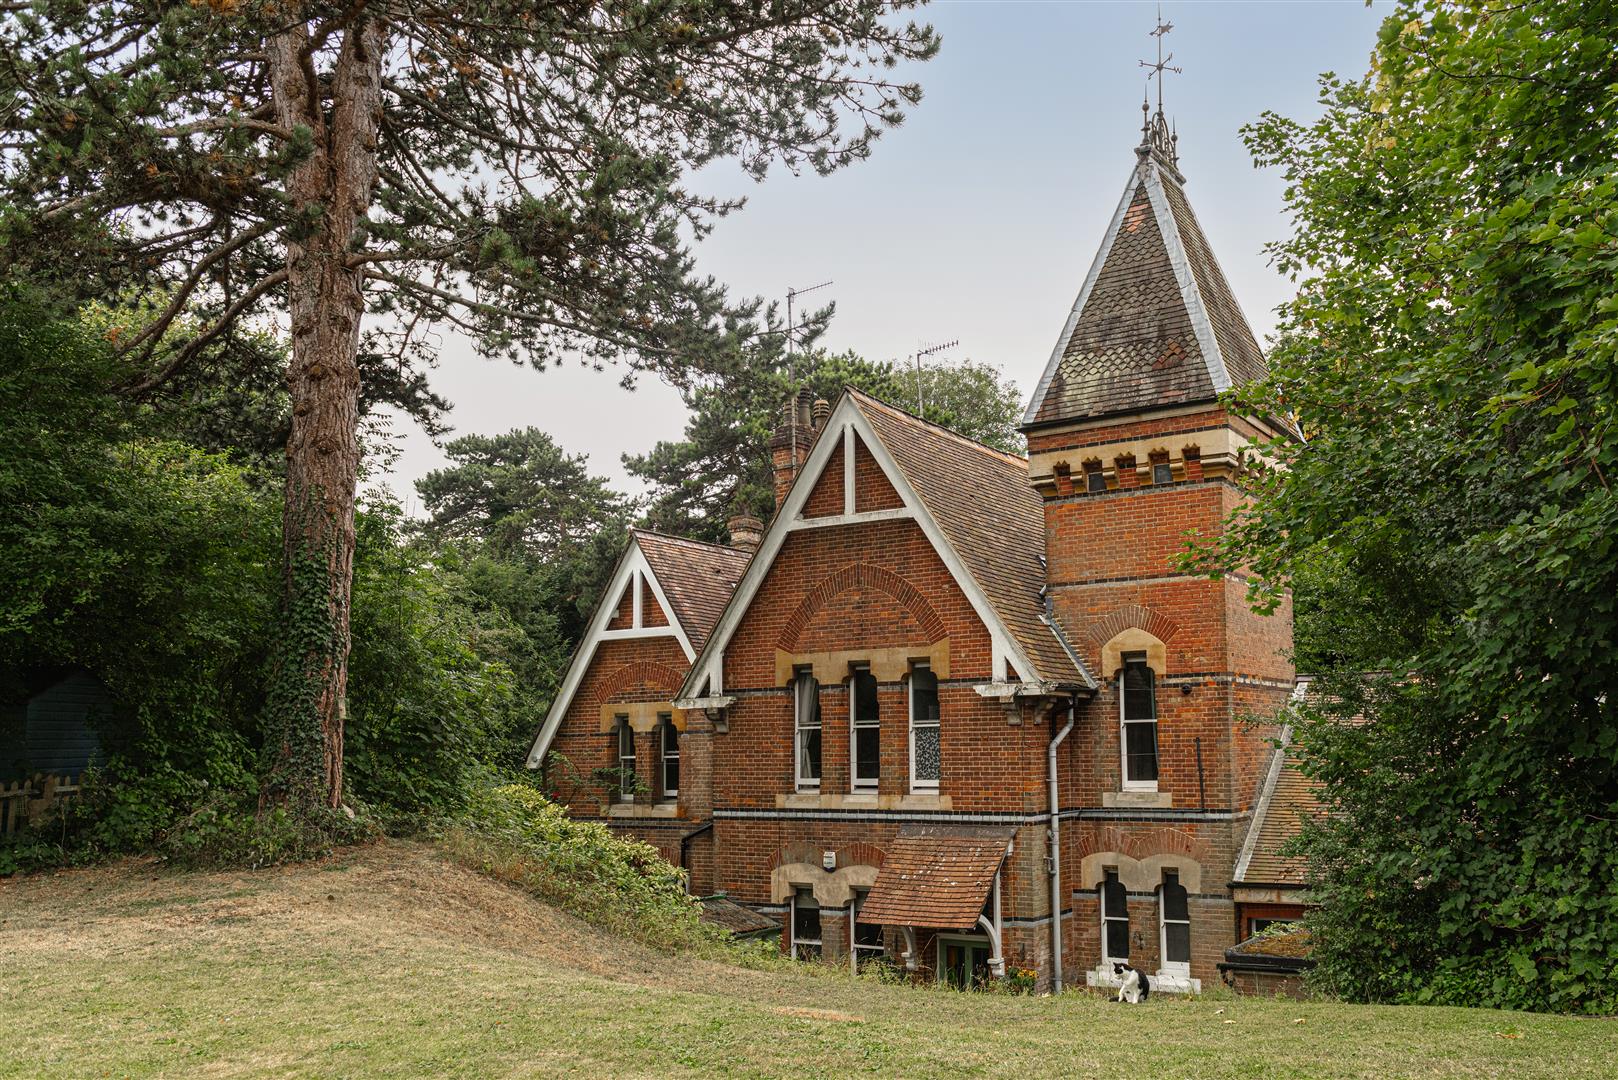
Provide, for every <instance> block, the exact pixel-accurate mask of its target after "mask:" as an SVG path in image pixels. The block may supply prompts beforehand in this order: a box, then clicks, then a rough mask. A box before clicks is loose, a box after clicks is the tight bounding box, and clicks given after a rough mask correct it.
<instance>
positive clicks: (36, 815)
mask: <svg viewBox="0 0 1618 1080" xmlns="http://www.w3.org/2000/svg"><path fill="white" fill-rule="evenodd" d="M78 797H79V778H78V777H76V776H35V777H33V778H31V779H28V780H18V781H14V782H13V783H10V784H0V836H11V835H12V834H14V833H16V832H18V831H20V830H21V829H22V828H23V826H24V825H26V824H28V823H30V822H31V823H34V824H43V823H44V822H45V821H47V820H49V819H50V817H51V816H52V814H53V812H54V811H57V810H60V809H61V808H62V807H63V806H64V805H65V804H66V803H68V802H70V801H72V800H73V799H76V798H78Z"/></svg>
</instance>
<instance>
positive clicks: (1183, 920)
mask: <svg viewBox="0 0 1618 1080" xmlns="http://www.w3.org/2000/svg"><path fill="white" fill-rule="evenodd" d="M1157 910H1158V913H1159V918H1160V920H1161V923H1162V933H1163V970H1164V971H1165V972H1168V973H1169V974H1172V975H1186V976H1189V975H1190V974H1191V908H1190V905H1189V904H1188V903H1187V897H1186V891H1185V886H1184V885H1181V884H1180V875H1179V873H1178V872H1176V871H1174V870H1165V871H1163V884H1162V885H1161V886H1159V887H1158V890H1157Z"/></svg>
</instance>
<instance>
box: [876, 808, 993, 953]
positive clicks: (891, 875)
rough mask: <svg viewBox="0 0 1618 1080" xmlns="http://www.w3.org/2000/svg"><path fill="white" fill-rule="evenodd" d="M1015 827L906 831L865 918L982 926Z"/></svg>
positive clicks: (951, 927)
mask: <svg viewBox="0 0 1618 1080" xmlns="http://www.w3.org/2000/svg"><path fill="white" fill-rule="evenodd" d="M1010 839H1011V830H1009V829H970V830H967V829H923V828H916V829H905V830H902V831H901V832H900V834H899V836H898V837H897V838H896V839H895V840H894V841H893V843H892V844H891V845H890V846H889V847H888V851H887V855H886V857H885V858H884V859H883V861H882V869H881V871H879V872H878V874H877V877H876V884H875V885H873V886H872V887H871V894H870V895H869V896H868V897H866V899H865V903H864V904H862V905H861V906H860V920H859V921H860V922H862V923H876V924H883V925H890V926H926V927H936V928H938V929H945V930H957V929H960V930H964V929H969V928H971V927H974V926H976V925H977V922H978V916H979V915H980V914H982V912H983V903H984V901H985V900H987V899H988V898H989V890H990V889H991V888H992V887H993V886H994V875H995V871H996V870H998V869H1000V863H1001V862H1002V861H1003V860H1004V859H1005V857H1006V847H1007V845H1008V844H1009V842H1010Z"/></svg>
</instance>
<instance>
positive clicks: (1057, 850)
mask: <svg viewBox="0 0 1618 1080" xmlns="http://www.w3.org/2000/svg"><path fill="white" fill-rule="evenodd" d="M1078 718H1079V697H1078V695H1077V694H1075V695H1073V697H1072V698H1071V699H1070V705H1069V707H1068V714H1067V723H1066V724H1064V725H1063V726H1062V730H1061V731H1059V732H1057V733H1056V734H1055V735H1054V736H1052V737H1051V744H1050V746H1049V747H1048V748H1047V749H1046V751H1045V764H1046V770H1047V773H1048V780H1049V784H1050V796H1051V812H1050V826H1049V828H1048V829H1047V831H1046V833H1047V835H1048V836H1049V837H1050V841H1051V853H1050V856H1049V857H1050V863H1051V870H1050V874H1051V993H1053V994H1060V993H1061V992H1062V796H1061V791H1060V789H1059V785H1058V784H1057V780H1056V748H1057V747H1059V746H1061V745H1062V740H1063V739H1065V738H1067V737H1068V734H1069V733H1070V732H1071V731H1072V730H1073V725H1074V724H1075V723H1077V722H1078Z"/></svg>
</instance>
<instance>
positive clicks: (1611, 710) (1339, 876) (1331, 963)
mask: <svg viewBox="0 0 1618 1080" xmlns="http://www.w3.org/2000/svg"><path fill="white" fill-rule="evenodd" d="M1609 7H1610V5H1608V4H1598V5H1596V6H1595V7H1594V8H1592V7H1591V6H1590V5H1576V4H1565V3H1559V2H1546V0H1529V2H1526V3H1517V4H1510V5H1507V4H1501V3H1493V2H1482V0H1467V2H1459V3H1451V2H1438V0H1434V2H1430V3H1404V4H1401V5H1400V6H1399V8H1398V9H1397V11H1396V12H1395V14H1394V15H1393V16H1392V17H1390V18H1389V19H1388V20H1387V21H1386V22H1385V23H1384V24H1383V25H1382V28H1381V33H1380V37H1379V42H1378V45H1377V48H1376V51H1375V54H1374V57H1373V64H1372V70H1371V73H1370V75H1369V76H1368V77H1366V78H1365V79H1363V80H1359V81H1344V80H1341V79H1337V78H1331V77H1328V78H1326V79H1325V80H1324V81H1323V83H1322V94H1321V97H1322V104H1323V106H1324V114H1323V115H1322V117H1321V118H1320V119H1319V120H1317V121H1315V122H1313V123H1309V124H1302V123H1298V122H1294V121H1290V120H1287V119H1285V118H1282V117H1280V116H1275V115H1266V116H1265V117H1264V118H1263V119H1262V120H1261V121H1260V122H1258V123H1256V124H1254V125H1252V126H1251V127H1249V128H1248V129H1247V132H1246V135H1247V139H1248V142H1249V145H1250V147H1251V148H1252V150H1253V152H1254V156H1255V158H1256V159H1257V160H1258V162H1259V163H1260V164H1262V165H1269V166H1273V167H1276V168H1279V169H1281V170H1283V172H1284V174H1285V176H1286V180H1287V204H1288V207H1289V209H1290V210H1291V212H1292V214H1293V217H1294V226H1295V228H1294V232H1293V236H1292V238H1291V239H1289V240H1287V241H1284V242H1282V243H1279V244H1277V245H1275V246H1274V248H1273V249H1272V253H1273V255H1274V257H1275V260H1276V262H1277V264H1278V265H1280V266H1281V267H1282V268H1283V269H1285V270H1286V271H1288V272H1289V273H1291V274H1292V275H1293V276H1294V277H1295V278H1297V280H1298V285H1299V287H1298V294H1297V297H1296V299H1294V300H1293V301H1291V302H1289V303H1288V304H1287V305H1285V307H1284V308H1283V310H1282V322H1281V333H1280V339H1279V342H1278V344H1277V346H1276V348H1275V349H1274V350H1273V352H1272V355H1271V363H1272V368H1273V372H1272V375H1271V377H1270V378H1269V380H1268V381H1267V383H1266V384H1265V385H1263V386H1262V387H1258V388H1256V389H1255V390H1254V391H1253V392H1252V393H1251V394H1250V395H1249V401H1248V402H1247V404H1248V405H1250V406H1251V407H1255V408H1262V409H1267V410H1271V411H1278V410H1283V409H1285V410H1291V411H1292V412H1293V413H1294V414H1295V415H1296V416H1297V418H1298V420H1299V422H1300V423H1301V425H1302V429H1303V431H1304V432H1305V433H1306V434H1307V436H1308V441H1307V442H1306V443H1304V444H1300V445H1291V444H1284V445H1277V446H1275V447H1273V448H1272V451H1273V453H1274V454H1275V455H1276V457H1277V459H1278V461H1279V462H1280V464H1281V465H1282V466H1283V467H1282V468H1278V469H1275V470H1273V471H1269V472H1266V473H1261V474H1259V475H1258V477H1257V478H1256V480H1255V482H1254V485H1253V491H1254V494H1255V496H1256V501H1255V502H1254V503H1253V505H1252V506H1251V507H1250V508H1249V509H1248V510H1247V511H1246V512H1245V513H1243V514H1241V515H1240V516H1239V518H1238V520H1237V522H1236V523H1235V527H1234V528H1233V529H1232V531H1231V532H1230V534H1229V536H1228V538H1227V541H1226V542H1225V544H1224V546H1223V549H1222V551H1221V552H1219V553H1218V554H1219V556H1220V560H1221V565H1223V566H1224V567H1226V568H1228V569H1236V568H1238V567H1246V568H1248V569H1249V570H1250V571H1251V573H1252V574H1253V575H1255V585H1256V591H1257V593H1258V596H1259V598H1260V599H1261V600H1273V599H1274V598H1275V596H1276V595H1277V591H1278V590H1279V589H1281V588H1282V587H1284V586H1285V585H1286V584H1288V583H1295V584H1296V585H1297V586H1298V587H1299V609H1298V624H1299V634H1298V640H1299V646H1300V649H1301V650H1302V653H1301V656H1300V666H1308V667H1313V666H1315V665H1319V666H1320V668H1321V674H1322V678H1321V679H1320V680H1319V681H1318V682H1317V683H1316V684H1315V689H1316V693H1315V694H1314V695H1313V703H1312V704H1311V705H1309V706H1307V707H1305V708H1304V709H1303V710H1301V713H1300V716H1299V719H1298V728H1297V738H1298V741H1299V744H1300V747H1301V753H1302V755H1303V761H1304V765H1305V768H1306V770H1307V771H1309V772H1312V773H1313V774H1314V775H1316V776H1317V777H1319V778H1320V779H1321V780H1323V781H1324V783H1325V794H1326V800H1327V804H1328V806H1329V808H1330V810H1331V815H1330V817H1329V818H1328V819H1327V820H1325V821H1324V823H1322V824H1319V825H1318V826H1317V827H1315V828H1314V829H1313V830H1311V832H1310V833H1309V834H1308V838H1307V840H1306V848H1307V850H1308V852H1309V854H1310V855H1311V867H1312V871H1311V872H1312V875H1313V877H1312V880H1313V887H1314V897H1313V898H1314V899H1315V900H1317V901H1318V902H1319V903H1320V904H1321V907H1320V908H1319V910H1318V911H1317V912H1316V913H1315V914H1314V915H1313V916H1312V917H1311V921H1312V922H1313V924H1314V927H1315V941H1316V957H1317V959H1318V960H1319V962H1320V967H1319V969H1318V977H1319V979H1320V980H1321V981H1322V982H1323V983H1324V985H1326V986H1327V987H1328V988H1329V989H1332V990H1335V991H1337V992H1340V993H1343V994H1346V995H1348V996H1350V997H1353V998H1358V999H1370V1000H1432V1001H1442V1002H1453V1003H1465V1004H1470V1005H1488V1004H1494V1005H1509V1006H1514V1007H1530V1008H1555V1009H1569V1010H1582V1011H1591V1012H1611V1011H1612V1010H1613V1009H1614V1008H1615V1007H1618V963H1615V958H1618V894H1615V893H1614V891H1613V889H1612V888H1611V883H1612V882H1613V881H1614V880H1615V879H1618V539H1615V538H1618V497H1615V495H1614V492H1613V488H1612V483H1613V480H1614V477H1615V476H1618V471H1615V469H1618V441H1615V438H1614V434H1615V429H1614V420H1615V418H1618V298H1615V294H1614V290H1613V281H1614V275H1615V271H1618V127H1615V123H1618V97H1615V96H1614V94H1613V86H1614V85H1615V84H1618V59H1615V58H1618V32H1615V27H1618V22H1615V21H1614V20H1613V19H1611V18H1610V17H1607V18H1603V17H1597V12H1598V11H1600V12H1606V13H1607V14H1608V15H1610V14H1611V12H1610V11H1609V10H1608V9H1609Z"/></svg>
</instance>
